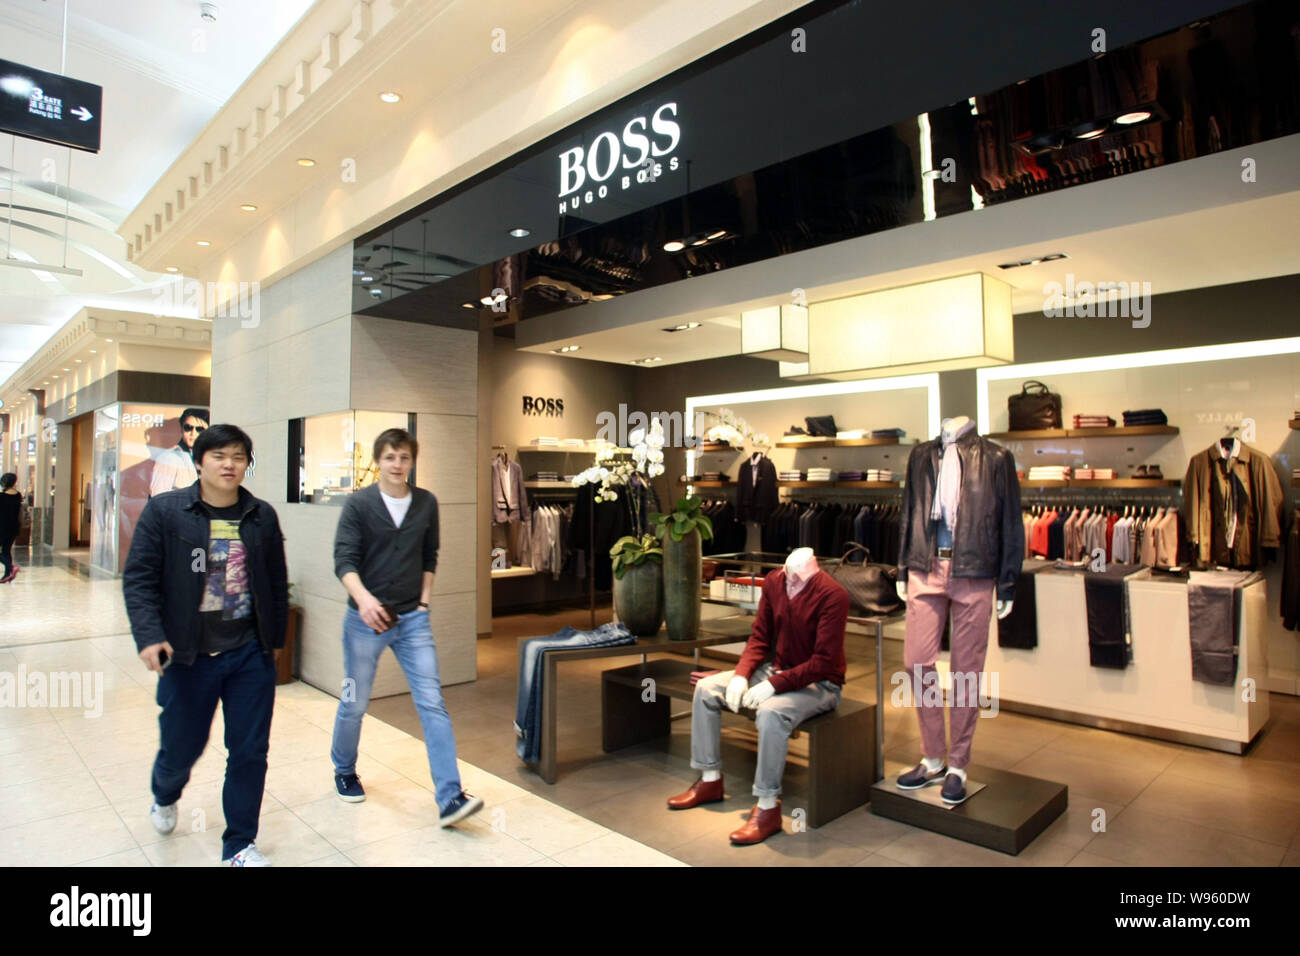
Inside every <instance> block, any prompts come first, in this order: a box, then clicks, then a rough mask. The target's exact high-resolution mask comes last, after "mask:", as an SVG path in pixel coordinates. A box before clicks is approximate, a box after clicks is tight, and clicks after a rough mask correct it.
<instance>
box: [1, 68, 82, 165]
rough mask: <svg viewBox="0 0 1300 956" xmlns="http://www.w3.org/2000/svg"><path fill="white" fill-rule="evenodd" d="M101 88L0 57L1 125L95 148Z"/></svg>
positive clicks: (21, 133) (57, 141)
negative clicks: (0, 58)
mask: <svg viewBox="0 0 1300 956" xmlns="http://www.w3.org/2000/svg"><path fill="white" fill-rule="evenodd" d="M103 97H104V90H103V87H99V86H96V85H95V84H94V83H85V82H83V81H81V80H74V79H71V78H70V77H66V76H60V75H59V74H57V73H46V72H45V71H44V70H34V69H32V68H31V67H29V66H23V65H21V64H19V63H10V62H9V61H8V60H0V130H3V131H4V132H6V133H13V134H14V135H15V136H23V137H26V138H27V139H37V140H41V141H42V142H46V143H55V144H57V145H60V146H71V147H72V148H73V149H84V150H86V151H87V152H90V153H97V152H99V113H100V103H101V102H102V101H103Z"/></svg>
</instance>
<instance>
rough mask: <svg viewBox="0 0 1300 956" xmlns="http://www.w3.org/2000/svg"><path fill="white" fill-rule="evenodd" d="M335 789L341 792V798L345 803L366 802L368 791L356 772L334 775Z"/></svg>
mask: <svg viewBox="0 0 1300 956" xmlns="http://www.w3.org/2000/svg"><path fill="white" fill-rule="evenodd" d="M334 789H335V790H337V791H338V792H339V799H340V800H342V801H343V802H344V803H365V802H366V791H365V788H364V787H362V786H361V778H360V777H358V776H357V775H356V774H355V773H349V774H342V773H336V774H335V775H334Z"/></svg>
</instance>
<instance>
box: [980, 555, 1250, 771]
mask: <svg viewBox="0 0 1300 956" xmlns="http://www.w3.org/2000/svg"><path fill="white" fill-rule="evenodd" d="M1148 574H1149V572H1148ZM1083 577H1084V576H1083V574H1082V573H1080V572H1074V571H1058V570H1054V569H1047V570H1043V571H1041V572H1039V573H1038V574H1037V575H1036V576H1035V587H1036V597H1037V618H1038V646H1037V647H1036V648H1033V649H1031V650H1021V649H1016V648H1005V647H999V646H998V642H997V621H996V619H994V621H993V624H992V628H993V630H992V634H991V635H990V638H989V649H988V659H987V661H986V663H985V670H986V672H987V673H988V679H989V681H990V690H991V691H992V692H993V694H994V696H996V697H997V698H998V700H999V706H1001V707H1002V708H1004V709H1006V710H1008V711H1015V712H1018V713H1025V714H1032V715H1034V716H1039V717H1048V718H1051V719H1054V720H1065V721H1070V722H1072V723H1079V724H1086V725H1088V726H1091V727H1098V728H1101V729H1103V730H1116V731H1120V732H1121V733H1130V734H1141V735H1143V736H1147V737H1158V738H1161V739H1165V740H1172V741H1175V742H1177V743H1184V744H1191V745H1193V746H1198V747H1208V748H1211V749H1214V750H1222V751H1226V752H1228V753H1242V752H1244V751H1245V749H1246V747H1247V746H1248V745H1249V744H1250V742H1251V741H1252V740H1253V739H1254V738H1255V735H1256V734H1258V733H1259V732H1260V730H1262V729H1263V727H1264V725H1265V723H1267V722H1268V714H1269V696H1268V690H1267V687H1268V681H1267V677H1268V661H1267V655H1266V652H1265V649H1264V643H1263V642H1264V635H1265V627H1266V621H1267V602H1268V596H1267V593H1266V590H1267V589H1266V588H1265V584H1264V582H1263V581H1262V580H1261V581H1257V582H1256V583H1254V584H1251V585H1249V586H1248V587H1246V588H1244V589H1243V591H1242V601H1241V610H1240V612H1239V617H1238V629H1239V631H1238V633H1239V635H1240V645H1239V648H1240V651H1239V657H1238V666H1237V680H1236V683H1235V684H1233V685H1232V686H1226V685H1224V686H1220V685H1215V684H1206V683H1201V682H1199V681H1194V680H1192V652H1191V637H1190V633H1189V621H1188V611H1187V582H1186V581H1184V580H1180V579H1177V578H1159V577H1150V576H1147V577H1138V578H1132V579H1130V580H1129V581H1128V584H1127V587H1128V594H1129V614H1130V622H1131V633H1132V642H1133V659H1132V661H1131V663H1130V664H1129V666H1128V667H1127V668H1124V669H1123V670H1118V669H1110V668H1103V667H1093V666H1091V665H1090V664H1089V660H1088V615H1087V606H1086V603H1085V597H1084V583H1083ZM995 677H996V681H997V684H996V686H994V685H993V681H994V679H995ZM1246 678H1250V679H1252V680H1253V681H1254V693H1253V697H1254V700H1245V699H1243V698H1244V697H1249V696H1251V695H1249V694H1247V693H1246V692H1245V690H1244V688H1243V685H1242V681H1243V680H1244V679H1246ZM975 748H976V751H977V752H978V748H979V736H978V734H977V735H976V740H975Z"/></svg>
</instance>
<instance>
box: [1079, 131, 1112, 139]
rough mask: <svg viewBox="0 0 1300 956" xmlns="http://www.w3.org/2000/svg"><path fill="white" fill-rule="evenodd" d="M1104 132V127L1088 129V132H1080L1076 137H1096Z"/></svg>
mask: <svg viewBox="0 0 1300 956" xmlns="http://www.w3.org/2000/svg"><path fill="white" fill-rule="evenodd" d="M1105 132H1106V131H1105V130H1104V129H1090V130H1088V132H1086V133H1080V134H1079V135H1078V137H1077V138H1078V139H1096V138H1097V137H1098V136H1101V135H1102V134H1104V133H1105Z"/></svg>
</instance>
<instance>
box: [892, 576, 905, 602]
mask: <svg viewBox="0 0 1300 956" xmlns="http://www.w3.org/2000/svg"><path fill="white" fill-rule="evenodd" d="M894 590H895V591H897V592H898V599H899V600H900V601H902V602H903V603H904V604H906V603H907V582H906V581H895V582H894Z"/></svg>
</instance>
